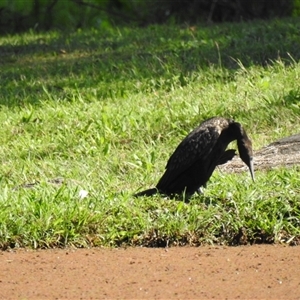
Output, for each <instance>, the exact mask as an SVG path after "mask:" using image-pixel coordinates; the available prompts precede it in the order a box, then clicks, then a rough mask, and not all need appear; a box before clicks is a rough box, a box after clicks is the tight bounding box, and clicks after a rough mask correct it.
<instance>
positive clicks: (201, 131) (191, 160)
mask: <svg viewBox="0 0 300 300" xmlns="http://www.w3.org/2000/svg"><path fill="white" fill-rule="evenodd" d="M234 140H237V146H238V151H239V154H240V158H241V159H242V160H243V162H244V163H245V164H246V165H247V166H248V168H249V170H250V174H251V177H252V180H253V181H254V170H253V153H252V143H251V141H250V139H249V138H248V136H247V134H246V132H245V130H244V128H243V127H242V125H241V124H240V123H237V122H235V121H234V120H231V119H225V118H222V117H214V118H210V119H208V120H206V121H204V122H202V123H201V124H200V126H198V127H197V128H195V129H194V130H193V131H192V132H191V133H190V134H188V135H187V136H186V137H185V138H184V139H183V141H182V142H181V143H180V144H179V145H178V147H177V148H176V150H175V151H174V153H173V154H172V155H171V157H170V158H169V160H168V163H167V166H166V170H165V173H164V174H163V176H162V177H161V179H160V180H159V182H158V184H157V185H156V187H155V188H152V189H148V190H145V191H142V192H139V193H137V194H135V196H136V197H139V196H151V195H154V194H156V193H160V194H163V195H167V196H170V197H174V196H175V195H180V194H183V193H185V195H186V196H188V197H189V196H191V195H193V194H194V193H195V192H197V191H198V192H199V191H200V188H201V187H202V186H205V185H206V183H207V181H208V180H209V178H210V176H211V175H212V173H213V171H214V170H215V168H216V166H218V165H222V164H225V163H226V162H227V161H229V160H231V159H232V158H233V157H234V155H235V150H233V149H229V150H226V148H227V146H228V144H229V143H230V142H232V141H234Z"/></svg>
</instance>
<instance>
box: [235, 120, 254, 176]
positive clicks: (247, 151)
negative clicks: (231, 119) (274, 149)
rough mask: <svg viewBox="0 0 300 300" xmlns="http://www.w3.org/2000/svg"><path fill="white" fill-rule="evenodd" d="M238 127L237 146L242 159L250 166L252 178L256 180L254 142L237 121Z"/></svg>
mask: <svg viewBox="0 0 300 300" xmlns="http://www.w3.org/2000/svg"><path fill="white" fill-rule="evenodd" d="M235 124H236V126H237V127H238V131H239V133H238V138H237V146H238V150H239V154H240V158H241V159H242V161H243V162H244V163H245V164H246V165H247V166H248V168H249V171H250V174H251V177H252V180H253V181H254V166H253V151H252V142H251V140H250V139H249V138H248V136H247V134H246V131H245V130H244V128H243V127H242V125H241V124H239V123H235Z"/></svg>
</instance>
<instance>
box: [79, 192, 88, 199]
mask: <svg viewBox="0 0 300 300" xmlns="http://www.w3.org/2000/svg"><path fill="white" fill-rule="evenodd" d="M88 194H89V192H88V191H86V190H80V191H79V198H80V199H84V198H86V197H87V195H88Z"/></svg>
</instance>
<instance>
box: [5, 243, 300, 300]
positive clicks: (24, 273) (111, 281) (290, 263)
mask: <svg viewBox="0 0 300 300" xmlns="http://www.w3.org/2000/svg"><path fill="white" fill-rule="evenodd" d="M299 267H300V247H283V246H279V245H277V246H274V245H272V246H271V245H261V246H242V247H199V248H189V247H182V248H176V247H174V248H168V249H162V248H159V249H146V248H129V249H111V250H110V249H96V248H95V249H85V250H72V249H67V250H39V251H32V250H29V251H28V250H27V251H26V250H18V251H10V252H8V251H5V252H0V298H1V299H108V298H110V299H116V298H119V299H120V298H122V299H192V298H193V299H211V298H216V299H225V298H230V299H233V298H240V299H246V298H247V299H249V298H252V299H253V298H255V299H280V298H281V299H299V298H300V271H299Z"/></svg>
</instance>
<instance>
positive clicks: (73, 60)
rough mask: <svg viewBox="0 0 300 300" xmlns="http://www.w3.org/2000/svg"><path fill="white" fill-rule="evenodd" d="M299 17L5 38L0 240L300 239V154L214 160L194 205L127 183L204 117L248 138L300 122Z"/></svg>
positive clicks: (156, 172)
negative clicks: (234, 167)
mask: <svg viewBox="0 0 300 300" xmlns="http://www.w3.org/2000/svg"><path fill="white" fill-rule="evenodd" d="M299 21H300V20H299V19H284V20H274V21H269V22H253V23H245V24H243V23H242V24H223V25H210V26H207V25H201V24H199V25H197V26H193V27H189V26H183V25H182V26H179V25H172V26H171V25H164V26H151V27H148V28H143V29H135V28H115V29H111V30H103V31H102V30H89V31H88V30H86V31H76V32H68V33H67V32H50V33H35V32H28V33H24V34H21V35H12V36H2V37H0V68H1V69H0V79H1V85H0V121H1V125H2V126H1V127H2V130H1V131H0V140H1V147H0V159H1V166H2V168H1V172H0V190H1V192H0V248H2V249H6V248H7V247H34V248H48V247H63V246H70V245H75V246H78V247H88V246H119V245H145V246H165V245H185V244H191V245H202V244H211V243H218V244H229V245H231V244H240V243H246V242H249V243H251V242H284V243H288V244H297V243H298V242H299V238H300V178H299V170H300V167H299V166H295V167H293V168H291V169H286V168H277V169H274V170H270V171H257V172H256V182H255V183H252V182H251V178H250V176H249V174H248V173H245V174H225V173H222V172H220V171H218V170H216V171H215V173H214V174H213V176H212V178H211V180H210V182H209V184H208V186H207V189H206V190H205V192H204V194H203V195H196V196H194V197H193V198H192V200H191V202H190V203H189V204H185V203H183V202H181V201H173V200H166V199H163V198H161V197H159V196H155V197H152V198H138V199H135V198H133V197H132V194H133V193H134V192H136V191H138V190H140V189H143V188H144V189H145V188H148V187H152V186H154V185H155V184H156V182H157V181H158V179H159V178H160V176H161V175H162V173H163V170H164V167H165V165H166V162H167V159H168V157H169V156H170V154H171V153H172V152H173V151H174V149H175V147H176V146H177V145H178V143H179V142H180V141H181V140H182V139H183V138H184V136H185V135H186V134H187V133H188V132H190V131H191V130H192V129H193V128H194V127H196V126H197V125H198V124H199V123H200V122H201V121H202V120H204V119H206V118H209V117H212V116H215V115H220V116H224V117H231V118H234V119H235V120H237V121H239V122H240V123H241V124H243V125H244V127H245V128H246V130H247V133H248V134H249V136H250V138H251V139H252V141H253V145H254V149H259V148H260V147H262V146H264V145H267V144H268V143H270V142H272V141H274V140H276V139H278V138H280V137H284V136H287V135H291V134H295V133H299V132H300V88H299V82H300V64H299V62H298V61H299V58H300V52H299V44H300V37H299V31H300V22H299ZM57 181H60V182H62V184H57ZM37 182H38V184H36V185H34V186H33V187H31V188H28V187H27V186H26V184H29V183H37ZM82 190H84V191H88V196H87V197H81V194H82Z"/></svg>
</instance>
